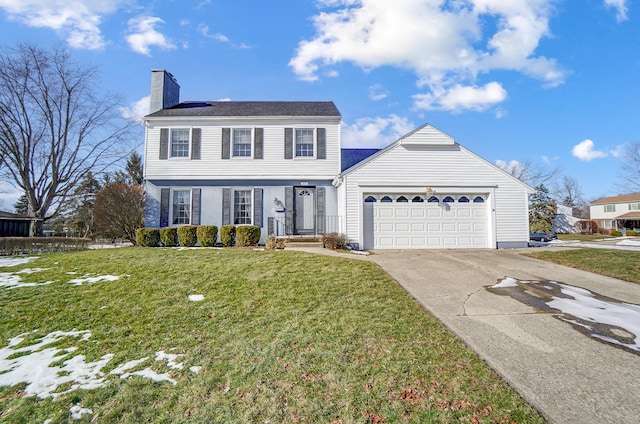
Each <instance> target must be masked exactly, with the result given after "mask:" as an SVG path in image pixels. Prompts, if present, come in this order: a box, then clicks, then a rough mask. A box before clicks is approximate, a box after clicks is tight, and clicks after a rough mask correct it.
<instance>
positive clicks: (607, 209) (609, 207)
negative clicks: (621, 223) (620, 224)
mask: <svg viewBox="0 0 640 424" xmlns="http://www.w3.org/2000/svg"><path fill="white" fill-rule="evenodd" d="M604 211H605V212H615V211H616V205H604Z"/></svg>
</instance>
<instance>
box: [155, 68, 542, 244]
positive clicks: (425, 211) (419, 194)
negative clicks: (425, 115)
mask: <svg viewBox="0 0 640 424" xmlns="http://www.w3.org/2000/svg"><path fill="white" fill-rule="evenodd" d="M179 89H180V87H179V85H178V84H177V82H176V81H175V79H174V78H173V77H172V76H171V75H170V74H169V73H167V72H165V71H163V70H157V71H152V85H151V106H152V108H151V113H150V114H149V115H147V116H146V117H145V118H144V121H145V125H146V142H145V165H144V173H145V188H146V194H147V199H148V202H147V212H146V217H145V225H146V226H148V227H164V226H177V225H184V224H193V225H198V224H211V225H217V226H221V225H228V224H232V225H247V224H251V225H257V226H259V227H261V229H262V239H261V241H264V240H265V238H266V237H267V236H268V235H305V234H311V235H316V234H322V233H328V232H340V233H343V234H345V235H346V236H347V238H348V239H349V240H350V241H352V242H354V243H358V245H359V247H362V248H365V249H385V248H386V249H388V248H394V249H395V248H403V249H404V248H407V249H418V248H419V249H424V248H496V247H497V248H502V247H507V248H509V247H525V246H527V243H528V239H529V222H528V198H527V197H528V193H529V192H531V191H532V189H531V187H529V186H527V185H526V184H524V183H522V182H521V181H519V180H517V179H516V178H514V177H512V176H511V175H509V174H508V173H506V172H504V171H502V170H501V169H499V168H497V167H496V166H494V165H492V164H490V163H489V162H487V161H485V160H483V159H482V158H480V157H478V156H476V155H475V154H473V153H471V152H470V151H468V150H466V149H465V148H464V147H462V146H460V145H459V144H457V143H455V141H454V140H453V138H451V137H450V136H448V135H446V134H444V133H442V132H440V131H439V130H437V129H435V128H434V127H432V126H430V125H424V126H422V127H420V128H418V129H416V130H415V131H413V132H411V133H410V134H407V135H406V136H404V137H402V138H401V139H400V140H398V141H396V142H395V143H393V144H391V145H390V146H388V147H386V148H384V149H341V146H340V125H341V116H340V112H339V111H338V109H337V108H336V106H335V105H334V104H333V102H235V101H234V102H224V101H218V102H182V103H181V102H180V100H179Z"/></svg>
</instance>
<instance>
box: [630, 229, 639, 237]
mask: <svg viewBox="0 0 640 424" xmlns="http://www.w3.org/2000/svg"><path fill="white" fill-rule="evenodd" d="M627 235H628V236H637V235H638V233H637V232H635V231H633V230H627Z"/></svg>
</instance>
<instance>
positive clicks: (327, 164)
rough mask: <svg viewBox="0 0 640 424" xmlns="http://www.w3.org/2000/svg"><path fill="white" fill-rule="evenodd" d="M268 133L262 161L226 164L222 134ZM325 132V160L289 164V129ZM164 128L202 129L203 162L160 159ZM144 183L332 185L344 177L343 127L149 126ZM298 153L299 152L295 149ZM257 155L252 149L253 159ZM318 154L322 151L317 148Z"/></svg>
mask: <svg viewBox="0 0 640 424" xmlns="http://www.w3.org/2000/svg"><path fill="white" fill-rule="evenodd" d="M223 127H225V128H263V129H264V145H263V159H253V158H233V157H232V158H231V159H222V128H223ZM286 127H290V128H325V129H326V157H327V158H326V159H315V158H294V159H288V160H287V159H284V128H286ZM161 128H201V129H202V138H201V147H200V150H201V159H199V160H191V159H189V158H169V159H166V160H161V159H159V154H160V129H161ZM146 136H147V143H146V152H145V153H146V154H145V166H144V172H145V178H146V179H147V180H194V179H196V180H230V179H236V180H237V179H244V180H256V179H271V180H277V179H287V180H296V179H297V180H329V181H330V180H332V179H333V178H334V177H335V176H336V175H337V174H338V173H339V172H340V125H339V124H338V123H336V122H335V120H331V121H319V120H291V121H288V122H272V121H269V120H265V121H262V122H261V121H260V118H257V119H254V120H251V121H250V122H247V121H242V120H236V121H234V120H226V121H224V123H217V122H211V121H207V120H204V119H203V120H189V121H168V120H167V121H163V122H162V124H159V123H157V122H150V123H149V126H148V127H147V135H146ZM294 150H295V147H294ZM253 152H254V149H252V153H253ZM315 153H317V145H316V148H315Z"/></svg>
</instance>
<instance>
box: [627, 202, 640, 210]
mask: <svg viewBox="0 0 640 424" xmlns="http://www.w3.org/2000/svg"><path fill="white" fill-rule="evenodd" d="M629 210H630V211H639V210H640V203H629Z"/></svg>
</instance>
